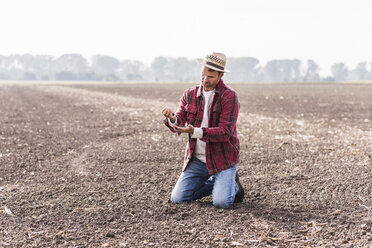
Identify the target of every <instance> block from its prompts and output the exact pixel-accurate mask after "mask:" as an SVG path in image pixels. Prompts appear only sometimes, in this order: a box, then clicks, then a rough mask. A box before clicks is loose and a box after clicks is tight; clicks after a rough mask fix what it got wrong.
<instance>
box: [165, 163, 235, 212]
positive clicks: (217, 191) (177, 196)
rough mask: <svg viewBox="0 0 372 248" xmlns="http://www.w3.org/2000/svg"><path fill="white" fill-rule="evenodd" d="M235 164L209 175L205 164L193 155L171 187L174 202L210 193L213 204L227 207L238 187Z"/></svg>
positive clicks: (186, 200)
mask: <svg viewBox="0 0 372 248" xmlns="http://www.w3.org/2000/svg"><path fill="white" fill-rule="evenodd" d="M235 175H236V166H234V167H232V168H229V169H227V170H224V171H221V172H218V173H216V174H214V175H213V176H209V174H208V170H207V165H206V164H205V163H203V162H201V161H200V160H199V159H197V158H195V157H193V158H192V159H191V160H190V162H189V165H188V166H187V168H186V170H185V171H184V172H182V174H181V176H180V177H179V178H178V181H177V183H176V185H175V186H174V188H173V191H172V196H171V200H172V202H174V203H184V202H190V201H192V200H197V199H200V198H203V197H205V196H208V195H210V194H212V200H213V206H215V207H216V208H229V207H231V205H232V204H233V203H234V200H235V195H236V194H237V193H238V190H239V187H238V184H237V183H236V182H235Z"/></svg>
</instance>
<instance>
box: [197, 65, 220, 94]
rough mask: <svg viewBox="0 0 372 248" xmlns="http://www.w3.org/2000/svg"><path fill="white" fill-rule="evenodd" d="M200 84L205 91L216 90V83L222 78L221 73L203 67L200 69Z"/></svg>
mask: <svg viewBox="0 0 372 248" xmlns="http://www.w3.org/2000/svg"><path fill="white" fill-rule="evenodd" d="M201 76H202V83H203V87H204V90H205V91H210V90H213V89H214V88H216V86H217V84H218V82H219V81H220V79H221V78H222V76H223V72H221V73H219V72H218V71H214V70H211V69H210V68H208V67H206V66H204V67H203V69H202V73H201Z"/></svg>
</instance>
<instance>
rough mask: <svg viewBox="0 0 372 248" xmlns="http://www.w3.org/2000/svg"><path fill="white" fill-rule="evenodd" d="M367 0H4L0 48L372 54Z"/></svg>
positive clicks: (323, 61)
mask: <svg viewBox="0 0 372 248" xmlns="http://www.w3.org/2000/svg"><path fill="white" fill-rule="evenodd" d="M371 10H372V1H371V0H338V1H333V0H306V1H305V0H235V1H234V0H229V1H219V0H213V1H211V0H203V1H201V0H187V1H176V0H157V1H151V0H148V1H145V0H128V1H126V0H101V1H100V0H89V1H88V0H63V1H62V0H60V1H57V0H32V1H31V0H4V1H1V2H0V54H1V55H9V54H15V53H16V54H24V53H31V54H50V55H54V56H59V55H61V54H65V53H81V54H83V55H84V56H86V57H87V58H90V56H92V55H94V54H106V55H112V56H115V57H117V58H119V59H139V60H142V61H144V62H146V63H149V62H151V61H152V59H153V58H154V57H156V56H160V55H163V56H173V57H180V56H184V57H188V58H197V57H204V55H205V54H206V53H208V52H210V51H213V50H214V51H222V52H224V53H226V55H227V56H230V57H240V56H252V57H256V58H258V59H259V60H260V61H261V64H264V63H266V61H267V60H271V59H287V58H288V59H292V58H298V59H301V60H303V61H305V60H307V59H314V60H315V61H316V62H318V63H319V64H320V65H321V67H322V68H323V71H324V70H325V69H326V68H327V67H329V66H330V65H331V64H333V63H335V62H341V61H342V62H345V63H346V64H347V65H349V67H354V66H355V64H356V63H357V62H361V61H368V62H372V49H371V48H372V31H371V19H372V18H371V17H372V15H371Z"/></svg>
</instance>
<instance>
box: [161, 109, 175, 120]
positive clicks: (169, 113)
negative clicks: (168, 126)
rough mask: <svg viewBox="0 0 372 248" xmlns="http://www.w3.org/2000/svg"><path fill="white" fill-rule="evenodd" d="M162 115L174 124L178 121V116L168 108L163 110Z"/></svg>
mask: <svg viewBox="0 0 372 248" xmlns="http://www.w3.org/2000/svg"><path fill="white" fill-rule="evenodd" d="M161 113H162V114H163V115H164V117H165V118H169V119H170V120H171V122H172V123H174V122H175V121H176V120H177V118H176V116H175V115H174V114H173V111H172V110H171V109H170V108H168V107H164V108H163V109H162V110H161Z"/></svg>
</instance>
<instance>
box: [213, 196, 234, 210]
mask: <svg viewBox="0 0 372 248" xmlns="http://www.w3.org/2000/svg"><path fill="white" fill-rule="evenodd" d="M233 203H234V201H229V200H228V199H223V198H220V199H213V206H214V207H215V208H223V209H226V208H230V207H231V206H232V205H233Z"/></svg>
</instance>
